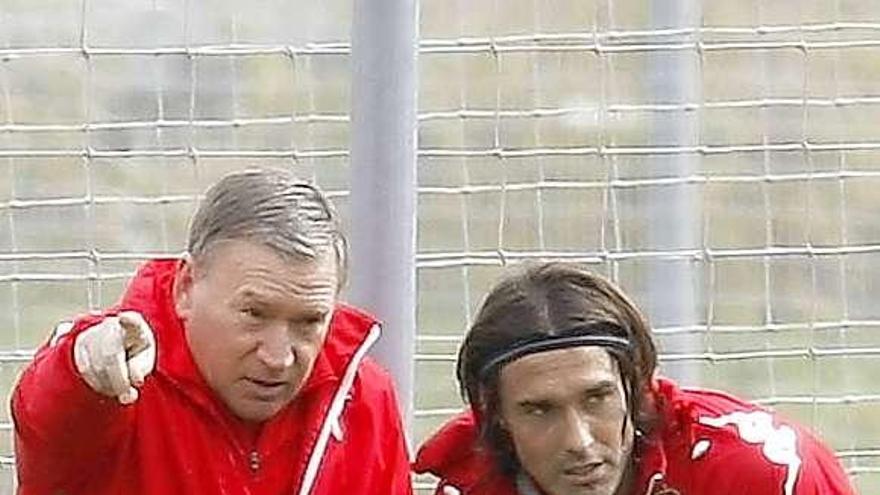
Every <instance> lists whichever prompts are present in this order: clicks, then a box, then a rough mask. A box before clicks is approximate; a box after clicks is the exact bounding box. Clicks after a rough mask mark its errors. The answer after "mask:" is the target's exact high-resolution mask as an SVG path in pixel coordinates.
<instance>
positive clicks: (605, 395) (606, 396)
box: [586, 390, 614, 405]
mask: <svg viewBox="0 0 880 495" xmlns="http://www.w3.org/2000/svg"><path fill="white" fill-rule="evenodd" d="M613 396H614V392H612V391H610V390H601V391H599V392H595V393H592V394H589V395H587V397H586V402H587V404H593V405H598V404H605V403H606V402H608V401H609V400H611V398H612V397H613Z"/></svg>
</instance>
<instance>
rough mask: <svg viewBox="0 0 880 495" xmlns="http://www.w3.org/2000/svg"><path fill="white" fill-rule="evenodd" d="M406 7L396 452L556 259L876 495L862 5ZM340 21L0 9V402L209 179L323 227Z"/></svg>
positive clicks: (693, 0) (254, 11) (315, 15)
mask: <svg viewBox="0 0 880 495" xmlns="http://www.w3.org/2000/svg"><path fill="white" fill-rule="evenodd" d="M419 8H420V12H419V16H418V30H419V33H420V34H419V51H418V83H417V86H416V88H415V89H416V91H417V108H416V110H417V112H418V114H417V115H418V119H417V131H418V158H417V163H416V164H415V167H417V177H418V179H417V181H418V188H417V191H416V193H417V196H416V198H417V227H416V228H417V254H416V256H415V260H414V263H415V269H416V276H417V279H416V280H417V287H416V290H415V295H414V297H415V298H416V301H417V304H416V320H417V325H416V329H415V332H416V340H415V342H416V344H415V351H416V352H415V387H414V403H413V406H414V407H415V416H414V420H413V422H412V437H413V438H412V440H413V443H414V444H415V445H418V444H419V443H420V442H421V441H422V440H423V439H424V438H425V437H426V435H428V434H429V433H430V432H431V431H433V430H434V429H435V428H436V427H437V426H439V424H440V423H441V422H442V421H444V420H445V419H447V418H448V417H449V416H450V415H452V414H454V413H455V412H456V411H458V410H460V409H461V407H463V406H462V403H461V399H460V398H459V395H458V391H457V384H456V382H455V379H454V360H455V351H456V348H457V346H458V344H459V342H460V337H461V335H462V334H463V332H464V331H465V329H466V328H467V325H468V323H469V322H470V321H471V318H472V316H473V313H474V311H475V310H476V308H477V307H478V304H479V302H480V299H481V297H482V295H483V294H484V293H485V292H486V290H487V289H488V288H489V287H490V286H491V284H492V283H493V282H494V281H495V280H497V277H498V276H499V275H500V274H501V273H502V272H503V271H504V269H505V266H508V265H511V264H517V263H521V262H523V261H528V260H537V259H562V260H570V261H572V262H580V263H585V264H587V265H589V266H590V267H591V268H592V269H594V270H596V271H598V272H600V273H603V274H605V275H607V276H608V277H610V278H612V279H614V280H616V281H617V282H619V283H620V284H621V285H622V286H623V287H624V288H625V289H626V290H627V291H628V292H629V293H630V294H631V295H632V296H633V298H634V299H635V300H636V301H637V303H638V304H639V305H640V306H641V307H642V308H643V309H644V310H645V311H646V312H647V314H648V315H649V317H650V319H651V322H652V324H653V326H654V327H655V329H656V332H657V335H658V340H659V341H660V345H661V350H662V352H663V355H662V371H663V372H664V373H666V374H668V375H671V376H674V377H676V378H678V379H679V380H681V381H682V382H684V383H685V384H687V385H702V386H709V387H715V388H723V389H726V390H729V391H732V392H734V393H736V394H739V395H742V396H745V397H747V398H750V399H754V400H757V401H759V402H761V403H763V404H766V405H768V406H771V407H774V408H776V409H778V410H780V411H782V412H783V414H785V415H788V416H789V417H793V418H796V419H797V420H799V421H801V422H803V423H804V424H806V425H808V426H810V427H811V428H813V429H814V430H816V431H817V432H818V433H819V434H820V435H821V436H823V437H824V438H825V439H826V440H827V441H828V443H829V444H830V445H831V446H832V447H833V448H834V449H835V450H836V451H837V453H838V455H839V457H840V459H841V461H842V462H843V464H844V466H845V467H846V468H847V471H848V472H849V473H850V475H851V476H852V479H853V480H854V483H855V484H856V486H857V488H858V489H859V490H860V492H861V493H866V494H867V493H877V492H878V491H880V420H878V419H877V418H880V386H878V384H877V382H876V381H874V380H876V376H878V375H880V305H878V304H876V303H875V302H874V299H873V295H874V291H875V290H878V289H880V196H878V194H880V193H878V190H880V132H878V126H877V123H876V122H877V120H878V117H880V84H878V83H880V2H872V1H856V0H777V1H774V2H763V1H760V0H740V1H736V2H731V1H720V0H681V1H652V2H641V1H634V0H602V1H584V0H552V1H538V0H421V2H420V6H419ZM353 17H354V16H353V5H352V1H350V0H349V1H346V0H325V1H322V2H307V1H299V0H296V1H294V0H290V1H280V0H254V1H251V2H234V1H230V0H223V1H218V0H212V1H208V0H128V1H125V2H121V1H113V0H80V1H70V0H64V1H61V0H41V1H39V2H33V1H29V0H0V308H3V309H4V310H3V311H0V396H2V397H3V398H4V401H5V402H8V395H9V391H10V389H11V387H12V385H13V383H14V380H15V378H16V376H17V374H18V372H19V370H20V369H21V368H22V367H23V366H24V365H25V364H26V363H27V361H28V360H29V359H30V356H31V355H32V352H33V350H34V349H35V348H36V347H37V346H38V345H40V344H41V343H42V342H43V341H44V340H45V339H46V338H47V336H48V335H49V332H50V331H51V329H52V328H53V327H54V325H55V323H56V322H57V321H59V320H61V319H64V318H68V317H71V316H73V315H76V314H79V313H82V312H84V311H87V310H90V309H97V308H100V307H102V306H106V305H109V304H112V303H113V302H114V301H115V300H116V298H117V297H118V295H119V294H120V291H121V289H122V287H123V286H124V284H125V282H126V280H127V278H128V277H129V276H130V275H131V274H132V273H133V270H134V269H135V267H136V266H137V264H138V263H139V262H141V261H142V260H144V259H146V258H149V257H152V256H157V255H172V256H173V255H177V254H179V253H180V252H181V251H182V249H183V240H184V236H185V230H186V224H187V219H188V217H189V215H190V213H191V212H192V210H193V208H194V206H195V205H196V203H197V201H198V196H199V194H200V193H201V192H202V191H203V189H204V188H205V187H206V186H207V185H208V184H210V183H212V182H213V181H215V180H216V179H217V178H218V177H219V176H221V175H223V174H224V173H226V172H228V171H230V170H233V169H238V168H244V167H248V166H281V167H292V168H293V169H295V170H296V171H298V172H299V173H300V174H302V175H303V176H305V177H310V178H313V179H314V180H315V181H317V182H318V183H319V184H320V185H321V186H323V187H324V188H325V189H326V190H327V191H329V192H330V194H331V196H332V198H333V200H334V201H335V203H336V204H337V207H338V208H339V210H340V212H341V214H342V216H343V217H344V218H345V219H346V222H350V218H351V211H350V210H349V208H348V204H349V191H350V184H351V167H350V156H351V155H350V153H349V149H350V142H351V136H352V134H353V133H355V132H357V129H353V128H352V126H351V125H350V119H349V111H350V109H351V108H352V101H351V100H352V99H351V94H352V85H353V84H356V83H357V82H356V81H352V75H351V74H352V71H351V64H352V60H351V44H350V40H351V34H350V33H351V29H352V22H353V21H354V20H355V19H354V18H353ZM401 166H407V164H401ZM354 269H355V270H357V267H356V266H355V267H354ZM875 373H876V374H878V375H875ZM872 377H874V378H872ZM0 416H2V417H0V455H2V457H0V467H2V470H0V493H2V494H11V493H13V485H14V473H13V467H14V462H13V458H12V446H11V444H12V442H11V437H12V435H11V425H10V423H9V415H8V407H5V408H3V410H2V412H0ZM417 483H418V486H419V487H420V489H421V491H422V492H423V493H429V492H428V491H427V487H429V486H430V484H431V480H430V479H428V478H419V479H418V480H417Z"/></svg>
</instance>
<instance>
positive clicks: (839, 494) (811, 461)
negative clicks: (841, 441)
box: [795, 432, 855, 495]
mask: <svg viewBox="0 0 880 495" xmlns="http://www.w3.org/2000/svg"><path fill="white" fill-rule="evenodd" d="M799 448H800V450H801V453H802V458H803V466H802V468H801V472H800V476H799V477H798V480H797V484H796V488H797V489H796V490H795V495H820V494H821V495H826V494H827V495H855V489H853V487H852V485H851V484H850V480H849V478H848V477H847V475H846V472H844V470H843V468H842V467H841V465H840V462H838V460H837V458H836V457H835V456H834V454H833V453H832V452H831V451H830V450H829V449H828V448H826V447H825V446H824V445H822V443H821V442H819V440H818V439H816V438H815V437H814V436H812V435H810V434H809V433H807V432H801V442H800V447H799Z"/></svg>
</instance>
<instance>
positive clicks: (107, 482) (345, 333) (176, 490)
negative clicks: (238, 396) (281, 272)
mask: <svg viewBox="0 0 880 495" xmlns="http://www.w3.org/2000/svg"><path fill="white" fill-rule="evenodd" d="M176 266H177V263H176V261H174V260H160V261H153V262H150V263H148V264H146V265H145V266H143V267H142V268H141V270H140V271H139V273H138V274H137V275H136V277H135V278H134V279H133V281H132V282H131V283H130V285H129V287H128V289H127V291H126V294H125V295H124V297H123V299H122V301H121V302H120V303H119V304H118V305H117V306H116V307H114V308H113V309H112V310H110V311H108V312H107V313H105V314H104V315H101V316H90V317H85V318H82V319H80V320H79V321H77V322H75V323H74V324H73V325H72V326H71V327H69V328H70V331H69V332H68V333H66V334H64V335H61V334H58V335H55V336H54V337H53V338H52V341H51V342H49V343H48V344H46V345H45V346H43V347H42V348H41V349H39V351H38V352H37V355H36V357H35V359H34V361H33V362H32V363H31V364H30V365H29V366H28V367H27V369H26V370H25V371H24V373H23V375H22V377H21V380H20V382H19V383H18V385H17V387H16V389H15V391H14V393H13V398H12V412H13V416H14V420H15V448H16V455H17V456H16V463H17V467H18V476H19V491H18V493H19V494H20V495H49V494H52V495H55V494H60V493H63V494H65V495H120V494H126V495H140V494H143V495H148V494H149V495H159V494H162V495H174V494H229V495H243V494H248V495H282V494H283V495H296V494H299V495H307V494H308V495H337V494H343V493H358V494H365V495H410V494H411V493H412V488H411V483H410V472H409V462H408V455H407V449H406V444H405V441H404V434H403V430H402V428H401V421H400V416H399V414H398V408H397V402H396V399H395V393H394V389H393V387H392V382H391V380H390V378H389V376H388V375H387V374H386V373H385V372H384V371H383V370H382V369H380V368H379V366H378V365H376V364H375V363H373V362H372V361H371V360H370V359H369V358H367V357H366V356H365V355H366V352H367V349H368V348H369V347H370V345H371V344H372V343H373V342H374V341H375V340H376V339H377V338H378V331H379V326H378V325H377V323H376V321H375V320H373V319H372V318H371V317H370V316H368V315H366V314H364V313H361V312H359V311H357V310H355V309H353V308H350V307H346V306H340V307H337V309H336V311H335V312H334V315H333V319H332V322H331V325H330V330H329V332H328V336H327V339H326V342H325V344H324V347H323V349H322V351H321V353H320V354H319V357H318V359H317V361H316V363H315V367H314V368H313V371H312V373H311V375H310V376H309V378H308V380H307V382H306V384H305V385H304V386H303V388H302V389H301V391H300V392H299V394H298V395H297V397H296V398H295V399H294V400H293V401H292V402H291V403H290V404H289V405H288V406H287V407H286V408H285V409H283V410H282V411H281V412H279V413H278V414H277V415H276V416H274V417H273V418H271V419H270V420H268V421H267V422H266V423H265V424H264V425H263V426H262V429H261V431H260V433H259V434H258V435H254V434H253V433H252V432H251V431H250V430H249V428H248V427H247V426H246V425H245V424H244V423H243V422H242V421H241V420H239V419H238V418H236V417H235V416H234V415H232V413H231V412H230V411H229V410H228V408H227V407H226V406H225V405H224V404H223V403H222V402H221V401H220V399H219V398H218V397H217V396H216V394H214V393H213V391H212V390H211V389H210V388H209V386H208V385H207V383H206V382H205V380H204V379H203V378H202V376H201V374H200V373H199V371H198V369H197V367H196V365H195V362H194V361H193V358H192V355H191V354H190V351H189V347H188V345H187V342H186V339H185V336H184V331H183V326H182V323H181V321H180V319H179V318H178V316H177V314H176V313H175V311H174V304H173V301H172V295H171V286H172V282H173V280H174V277H175V275H176ZM122 310H134V311H138V312H140V313H141V314H142V315H143V316H144V318H145V319H146V321H147V322H148V323H149V324H150V326H151V327H152V328H153V331H154V333H155V337H156V343H157V359H158V360H157V365H156V369H155V370H154V372H153V373H152V374H151V375H150V376H149V377H147V380H146V382H145V383H144V385H143V387H142V388H141V390H140V398H139V399H138V401H137V402H135V403H134V404H133V405H129V406H122V405H120V404H119V403H118V402H117V401H116V399H114V398H109V397H105V396H102V395H99V394H98V393H96V392H94V391H93V390H92V389H91V388H89V386H88V385H87V384H86V383H85V381H83V380H82V378H81V377H80V376H79V374H78V373H77V371H76V368H75V365H74V363H73V341H74V340H75V339H74V337H75V336H76V335H77V334H78V333H79V332H81V331H82V330H84V329H86V328H88V327H90V326H92V325H94V324H95V323H97V322H98V321H100V319H101V318H103V317H104V316H106V315H110V314H115V313H117V312H119V311H122Z"/></svg>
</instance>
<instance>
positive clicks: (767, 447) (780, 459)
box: [700, 411, 802, 495]
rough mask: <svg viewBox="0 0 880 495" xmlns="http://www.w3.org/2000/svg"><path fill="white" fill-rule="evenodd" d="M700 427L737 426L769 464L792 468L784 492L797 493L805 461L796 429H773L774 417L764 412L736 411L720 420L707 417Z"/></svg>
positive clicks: (781, 427) (701, 419) (744, 438)
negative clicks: (801, 468)
mask: <svg viewBox="0 0 880 495" xmlns="http://www.w3.org/2000/svg"><path fill="white" fill-rule="evenodd" d="M700 424H703V425H706V426H711V427H713V428H723V427H725V426H729V425H733V426H735V427H736V431H737V433H738V434H739V437H740V438H741V439H742V440H743V441H744V442H746V443H749V444H753V445H761V453H762V454H764V457H765V458H766V459H767V460H768V461H770V462H772V463H774V464H779V465H782V466H787V467H788V473H787V474H786V478H785V486H784V487H783V492H782V493H784V494H785V495H793V494H794V485H795V483H796V482H797V477H798V472H799V471H800V467H801V463H802V461H801V458H800V455H798V451H797V433H795V431H794V429H793V428H792V427H790V426H788V425H780V426H778V427H776V426H773V416H772V415H771V414H770V413H767V412H764V411H753V412H735V413H732V414H727V415H724V416H719V417H717V418H713V417H708V416H704V417H701V418H700Z"/></svg>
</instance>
